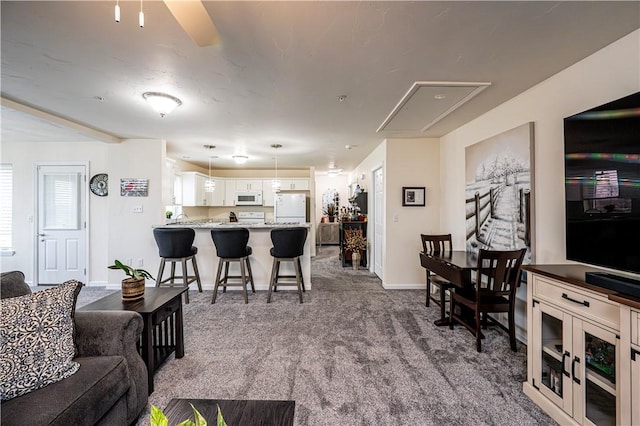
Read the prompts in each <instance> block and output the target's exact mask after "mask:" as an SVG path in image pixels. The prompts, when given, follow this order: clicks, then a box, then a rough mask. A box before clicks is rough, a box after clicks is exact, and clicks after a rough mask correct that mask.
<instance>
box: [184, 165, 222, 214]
mask: <svg viewBox="0 0 640 426" xmlns="http://www.w3.org/2000/svg"><path fill="white" fill-rule="evenodd" d="M208 180H209V176H207V175H204V174H202V173H197V172H183V173H182V205H183V206H186V207H211V206H223V205H224V200H225V189H226V188H225V181H224V179H220V178H213V177H212V178H211V181H212V183H213V190H212V191H207V189H206V183H207V181H208Z"/></svg>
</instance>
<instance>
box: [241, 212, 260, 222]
mask: <svg viewBox="0 0 640 426" xmlns="http://www.w3.org/2000/svg"><path fill="white" fill-rule="evenodd" d="M238 223H261V224H263V223H264V212H239V213H238Z"/></svg>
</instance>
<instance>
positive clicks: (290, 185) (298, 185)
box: [279, 178, 309, 191]
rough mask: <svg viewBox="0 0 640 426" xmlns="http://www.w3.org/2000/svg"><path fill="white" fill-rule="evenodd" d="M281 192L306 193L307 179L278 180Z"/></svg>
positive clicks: (307, 187)
mask: <svg viewBox="0 0 640 426" xmlns="http://www.w3.org/2000/svg"><path fill="white" fill-rule="evenodd" d="M279 180H280V189H281V190H282V191H308V190H309V179H292V178H287V179H279Z"/></svg>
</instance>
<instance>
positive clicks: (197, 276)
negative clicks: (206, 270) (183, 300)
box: [191, 256, 202, 293]
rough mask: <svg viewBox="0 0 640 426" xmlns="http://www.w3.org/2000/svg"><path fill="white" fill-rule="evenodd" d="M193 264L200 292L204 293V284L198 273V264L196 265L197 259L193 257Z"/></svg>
mask: <svg viewBox="0 0 640 426" xmlns="http://www.w3.org/2000/svg"><path fill="white" fill-rule="evenodd" d="M191 263H193V274H194V275H195V276H196V282H197V283H198V292H199V293H202V282H201V281H200V272H198V264H197V263H196V257H195V256H192V257H191Z"/></svg>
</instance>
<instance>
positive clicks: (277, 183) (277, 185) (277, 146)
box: [271, 143, 282, 192]
mask: <svg viewBox="0 0 640 426" xmlns="http://www.w3.org/2000/svg"><path fill="white" fill-rule="evenodd" d="M271 148H273V149H275V150H276V157H275V159H276V178H275V179H274V180H272V181H271V187H272V188H273V192H280V187H281V186H282V184H281V182H280V179H278V151H277V150H278V149H280V148H282V145H280V144H279V143H273V144H271Z"/></svg>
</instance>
